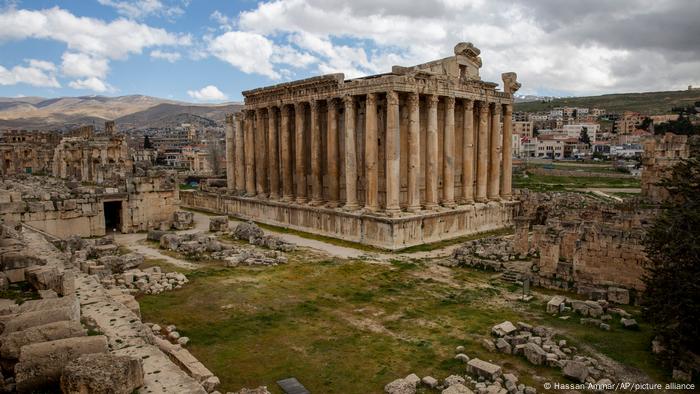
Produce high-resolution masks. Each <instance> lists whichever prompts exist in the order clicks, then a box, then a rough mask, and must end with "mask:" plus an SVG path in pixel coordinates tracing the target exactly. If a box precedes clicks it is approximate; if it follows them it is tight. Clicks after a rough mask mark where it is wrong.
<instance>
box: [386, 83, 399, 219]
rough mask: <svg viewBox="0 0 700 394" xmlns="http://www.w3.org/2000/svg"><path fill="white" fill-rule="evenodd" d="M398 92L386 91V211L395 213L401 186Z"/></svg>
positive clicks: (397, 208)
mask: <svg viewBox="0 0 700 394" xmlns="http://www.w3.org/2000/svg"><path fill="white" fill-rule="evenodd" d="M399 120H400V114H399V94H398V92H396V91H393V90H390V91H388V92H386V212H387V213H388V214H389V215H396V214H398V213H399V212H401V207H400V206H399V198H400V188H401V179H400V177H401V133H400V129H399V125H400V124H399Z"/></svg>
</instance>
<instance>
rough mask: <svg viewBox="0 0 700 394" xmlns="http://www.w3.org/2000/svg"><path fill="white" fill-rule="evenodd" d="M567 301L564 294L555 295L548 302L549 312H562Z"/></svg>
mask: <svg viewBox="0 0 700 394" xmlns="http://www.w3.org/2000/svg"><path fill="white" fill-rule="evenodd" d="M565 302H566V297H564V296H554V297H552V299H551V300H549V302H548V303H547V313H550V314H558V313H561V311H562V308H563V307H564V303H565Z"/></svg>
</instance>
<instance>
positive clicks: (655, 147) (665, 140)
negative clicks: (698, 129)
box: [642, 133, 700, 203]
mask: <svg viewBox="0 0 700 394" xmlns="http://www.w3.org/2000/svg"><path fill="white" fill-rule="evenodd" d="M699 150H700V137H698V136H694V137H690V138H688V136H686V135H676V134H673V133H666V134H664V135H662V136H655V137H654V138H649V139H647V140H646V141H645V142H644V154H643V155H642V164H643V166H644V169H643V171H642V196H643V197H645V198H646V199H648V200H650V201H652V202H657V203H658V202H662V201H664V200H665V199H667V198H668V191H666V189H664V188H663V187H661V186H657V185H656V184H657V183H658V182H659V181H661V180H662V179H663V178H665V177H666V176H667V175H668V173H669V171H670V170H671V168H672V167H673V166H674V165H676V164H677V163H678V162H679V161H680V160H682V159H687V158H688V157H689V156H690V155H691V154H692V152H697V151H699Z"/></svg>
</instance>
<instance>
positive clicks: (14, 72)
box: [0, 59, 61, 88]
mask: <svg viewBox="0 0 700 394" xmlns="http://www.w3.org/2000/svg"><path fill="white" fill-rule="evenodd" d="M26 62H27V64H28V65H27V66H19V65H17V66H14V67H12V68H11V69H9V70H8V69H7V68H5V67H3V66H0V85H16V84H18V83H25V84H28V85H32V86H37V87H50V88H58V87H61V84H60V83H58V80H57V79H56V65H54V64H53V63H51V62H48V61H45V60H36V59H29V60H27V61H26Z"/></svg>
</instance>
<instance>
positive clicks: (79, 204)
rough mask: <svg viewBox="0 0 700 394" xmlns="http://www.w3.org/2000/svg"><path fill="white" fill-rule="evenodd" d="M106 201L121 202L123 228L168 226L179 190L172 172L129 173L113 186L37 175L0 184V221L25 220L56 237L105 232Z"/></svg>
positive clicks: (15, 221) (89, 235) (22, 221)
mask: <svg viewBox="0 0 700 394" xmlns="http://www.w3.org/2000/svg"><path fill="white" fill-rule="evenodd" d="M106 202H121V216H120V231H121V232H125V233H127V232H136V231H146V230H149V229H153V228H170V226H171V224H172V222H173V217H174V213H175V211H176V210H177V209H178V207H179V191H178V188H177V185H176V182H175V178H174V176H172V175H171V174H169V173H165V172H151V173H149V174H145V175H144V176H140V177H129V178H127V179H126V180H125V181H124V183H123V184H122V185H121V186H120V187H114V188H103V187H95V186H79V185H78V184H77V183H75V182H66V181H63V180H60V179H55V178H51V177H39V176H24V177H15V178H13V179H11V180H5V181H2V182H0V219H2V220H3V221H4V222H14V223H20V222H21V223H25V224H28V225H30V226H32V227H34V228H36V229H38V230H41V231H45V232H47V233H49V234H51V235H54V236H56V237H59V238H65V237H68V236H71V235H79V236H82V237H93V236H103V235H105V233H106V228H105V212H104V204H105V203H106Z"/></svg>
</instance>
